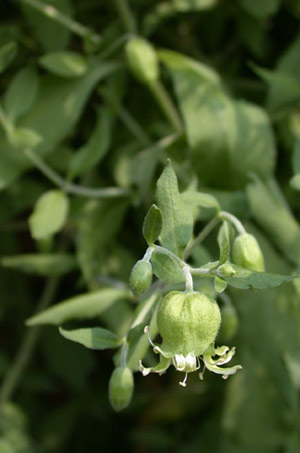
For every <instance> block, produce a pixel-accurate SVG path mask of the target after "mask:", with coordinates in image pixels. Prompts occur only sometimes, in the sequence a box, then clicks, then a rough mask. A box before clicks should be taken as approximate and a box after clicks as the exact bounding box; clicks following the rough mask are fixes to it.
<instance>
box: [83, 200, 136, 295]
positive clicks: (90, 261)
mask: <svg viewBox="0 0 300 453" xmlns="http://www.w3.org/2000/svg"><path fill="white" fill-rule="evenodd" d="M127 206H128V203H127V201H125V200H101V201H98V200H97V201H96V200H92V201H90V202H88V203H87V204H86V205H85V207H84V209H83V211H82V213H81V215H80V219H79V225H78V234H77V256H78V261H79V265H80V267H81V270H82V272H83V275H84V277H85V280H86V281H87V282H88V283H89V285H90V287H92V288H94V287H96V286H98V278H99V273H100V271H99V269H100V268H101V266H102V264H103V260H105V261H107V260H108V257H107V256H106V255H107V254H106V250H107V247H109V246H110V241H111V240H112V239H113V238H114V236H115V235H116V233H117V232H118V231H119V229H120V227H121V224H122V221H123V218H124V214H125V212H126V209H127ZM108 252H110V250H108Z"/></svg>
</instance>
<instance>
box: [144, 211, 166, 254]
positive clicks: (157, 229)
mask: <svg viewBox="0 0 300 453" xmlns="http://www.w3.org/2000/svg"><path fill="white" fill-rule="evenodd" d="M161 229H162V215H161V212H160V210H159V208H158V207H157V206H156V205H155V204H153V205H152V206H151V208H150V209H149V211H148V212H147V215H146V217H145V220H144V224H143V236H144V238H145V239H146V241H147V242H148V244H149V245H152V244H153V243H154V242H155V241H156V240H157V239H158V237H159V235H160V233H161Z"/></svg>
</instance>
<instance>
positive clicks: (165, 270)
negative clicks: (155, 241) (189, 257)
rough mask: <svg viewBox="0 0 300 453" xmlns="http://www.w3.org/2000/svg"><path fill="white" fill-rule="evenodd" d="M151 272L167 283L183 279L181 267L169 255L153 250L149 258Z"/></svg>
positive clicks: (179, 281)
mask: <svg viewBox="0 0 300 453" xmlns="http://www.w3.org/2000/svg"><path fill="white" fill-rule="evenodd" d="M151 263H152V269H153V273H154V274H155V275H156V277H157V278H159V279H160V280H163V281H164V282H168V283H181V282H184V281H185V276H184V273H183V271H182V269H181V268H180V267H179V265H178V264H177V263H176V261H175V260H173V259H172V258H171V257H170V256H168V255H164V254H162V253H158V252H154V253H153V254H152V258H151Z"/></svg>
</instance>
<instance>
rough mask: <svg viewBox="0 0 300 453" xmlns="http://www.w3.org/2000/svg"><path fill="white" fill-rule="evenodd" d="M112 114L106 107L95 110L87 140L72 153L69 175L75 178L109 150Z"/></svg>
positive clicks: (98, 160) (97, 161)
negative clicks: (94, 119) (93, 125)
mask: <svg viewBox="0 0 300 453" xmlns="http://www.w3.org/2000/svg"><path fill="white" fill-rule="evenodd" d="M112 126H113V115H112V111H111V110H110V109H109V108H107V107H102V108H101V109H99V110H98V112H97V122H96V126H95V129H94V130H93V132H92V134H91V136H90V138H89V140H88V142H87V143H86V144H85V145H84V146H83V147H82V148H80V149H79V150H78V151H77V152H76V154H75V155H74V157H73V159H72V161H71V163H70V169H69V177H70V178H75V177H76V176H78V175H81V174H83V173H85V172H86V171H88V170H89V169H90V168H92V167H93V166H95V165H96V164H97V163H99V162H100V161H101V160H102V159H103V157H104V156H105V154H106V153H107V151H108V150H109V147H110V144H111V139H112Z"/></svg>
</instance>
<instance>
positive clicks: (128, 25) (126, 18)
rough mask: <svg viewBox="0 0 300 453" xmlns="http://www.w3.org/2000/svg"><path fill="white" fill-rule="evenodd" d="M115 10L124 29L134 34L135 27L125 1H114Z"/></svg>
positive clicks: (135, 31)
mask: <svg viewBox="0 0 300 453" xmlns="http://www.w3.org/2000/svg"><path fill="white" fill-rule="evenodd" d="M115 4H116V7H117V10H118V12H119V15H120V18H121V20H122V22H123V25H124V28H125V30H126V31H128V32H129V33H133V34H136V33H137V26H136V22H135V19H134V16H133V14H132V12H131V10H130V8H129V5H128V2H127V0H115Z"/></svg>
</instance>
